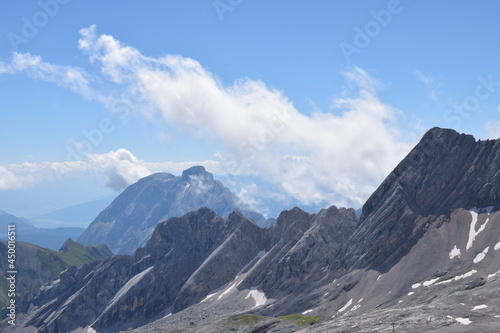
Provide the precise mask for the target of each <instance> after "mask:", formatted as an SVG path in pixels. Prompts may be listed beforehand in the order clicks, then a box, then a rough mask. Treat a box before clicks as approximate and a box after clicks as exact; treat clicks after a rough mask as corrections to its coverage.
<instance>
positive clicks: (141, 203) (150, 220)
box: [78, 166, 274, 254]
mask: <svg viewBox="0 0 500 333" xmlns="http://www.w3.org/2000/svg"><path fill="white" fill-rule="evenodd" d="M201 207H208V208H210V209H212V210H213V211H214V212H216V213H217V214H218V215H220V216H222V217H224V218H227V217H228V216H229V214H231V213H232V212H233V211H239V212H241V213H242V214H243V215H245V216H246V217H248V218H250V219H252V220H253V221H254V222H255V223H257V224H258V225H260V226H270V224H273V223H274V221H273V220H272V219H271V220H267V219H266V218H265V217H264V216H263V215H261V214H260V213H258V212H256V211H255V210H253V209H251V208H250V207H249V206H247V205H245V204H244V203H242V202H241V201H240V200H239V199H238V197H236V196H235V195H234V194H233V193H232V192H231V191H230V190H229V189H228V188H226V187H225V186H224V185H223V184H222V183H221V182H220V181H218V180H216V179H214V177H213V175H212V174H211V173H209V172H207V171H206V170H205V168H204V167H202V166H194V167H192V168H189V169H187V170H185V171H184V172H183V173H182V176H178V177H176V176H174V175H172V174H169V173H157V174H153V175H151V176H149V177H146V178H143V179H141V180H139V181H138V182H137V183H135V184H133V185H131V186H129V187H128V188H127V189H125V191H124V192H123V193H122V194H120V195H119V196H118V197H117V198H116V199H115V200H114V201H113V202H112V203H111V205H109V206H108V207H107V208H106V209H105V210H104V211H103V212H102V213H101V214H99V216H97V218H96V219H95V220H94V221H93V222H92V223H91V224H90V226H89V227H88V228H87V229H86V230H85V231H84V232H83V234H82V235H81V236H80V238H79V239H78V241H79V242H81V243H83V244H88V245H97V244H102V243H105V244H107V245H108V246H109V248H110V249H111V251H113V252H114V253H116V254H132V253H133V252H134V251H135V250H136V249H137V248H138V247H140V246H144V245H145V244H146V242H147V241H148V239H149V238H151V235H152V234H153V231H154V229H155V227H156V225H157V224H158V223H159V222H161V221H164V220H166V219H168V218H170V217H181V216H182V215H184V214H186V213H188V212H191V211H194V210H197V209H199V208H201Z"/></svg>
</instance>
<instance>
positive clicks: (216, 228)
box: [28, 208, 269, 332]
mask: <svg viewBox="0 0 500 333" xmlns="http://www.w3.org/2000/svg"><path fill="white" fill-rule="evenodd" d="M268 239H269V238H268V236H266V232H265V230H263V229H260V228H259V227H258V226H256V225H255V224H254V223H253V222H252V221H250V220H249V219H247V218H245V217H243V215H241V214H240V213H233V214H231V215H230V217H229V219H228V220H224V219H223V218H221V217H219V216H218V215H217V214H215V213H214V212H213V211H211V210H209V209H208V208H201V209H199V210H197V211H196V212H192V213H188V214H186V215H185V216H183V217H182V218H171V219H169V220H168V221H165V222H162V223H160V224H158V226H157V227H156V229H155V231H154V233H153V235H152V237H151V239H150V240H149V242H148V243H147V245H146V247H144V248H139V249H138V250H137V251H136V253H135V254H134V255H133V256H115V257H112V258H109V259H108V260H105V261H103V262H101V263H99V264H97V265H95V266H92V267H91V266H89V265H87V266H82V267H80V268H78V269H72V270H68V271H65V272H64V273H62V274H61V279H60V280H59V281H58V282H56V283H55V284H54V285H52V286H50V287H48V288H45V289H44V290H42V291H41V293H40V294H39V295H38V297H37V298H36V300H34V302H33V304H34V305H35V306H39V307H40V308H39V310H38V311H37V312H36V314H35V315H34V316H33V318H32V319H31V320H30V322H29V323H28V325H33V326H36V327H37V328H38V329H39V331H40V332H60V331H71V330H74V329H76V328H78V327H85V326H87V325H90V324H91V325H92V327H94V328H95V329H96V330H98V331H100V330H101V329H114V330H118V329H127V328H128V327H135V326H138V325H140V324H142V323H144V322H147V321H148V320H151V319H152V318H154V317H156V316H158V315H160V314H162V313H167V312H169V311H179V310H182V309H184V308H186V307H187V306H189V305H191V304H193V303H195V302H198V301H199V300H201V299H202V298H203V297H205V296H206V295H207V294H208V293H209V292H210V291H211V290H213V289H216V288H219V287H221V286H223V285H224V284H226V283H228V282H229V281H231V280H232V279H233V278H234V276H235V274H236V273H237V272H238V271H240V270H241V269H242V268H243V267H244V266H245V265H246V264H247V263H248V262H249V261H251V259H252V258H254V257H255V256H256V255H257V254H258V253H259V252H260V251H262V250H264V249H265V248H266V246H268V242H269V241H268ZM43 304H46V306H43Z"/></svg>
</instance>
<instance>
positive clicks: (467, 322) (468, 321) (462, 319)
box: [455, 317, 472, 325]
mask: <svg viewBox="0 0 500 333" xmlns="http://www.w3.org/2000/svg"><path fill="white" fill-rule="evenodd" d="M455 320H456V321H458V322H459V323H460V324H462V325H469V324H471V323H472V321H470V319H469V318H461V317H458V318H455Z"/></svg>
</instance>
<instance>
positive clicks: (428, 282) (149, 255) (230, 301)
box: [13, 128, 500, 333]
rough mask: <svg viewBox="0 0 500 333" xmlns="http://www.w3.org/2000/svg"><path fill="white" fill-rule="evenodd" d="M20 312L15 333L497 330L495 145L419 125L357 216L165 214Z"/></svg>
mask: <svg viewBox="0 0 500 333" xmlns="http://www.w3.org/2000/svg"><path fill="white" fill-rule="evenodd" d="M171 177H173V176H171ZM171 177H170V178H168V179H171ZM168 179H167V180H166V181H168ZM188 179H192V177H191V176H189V177H188ZM139 183H140V182H139ZM139 183H138V184H139ZM182 184H183V185H182V186H187V184H188V180H185V182H184V183H182ZM151 186H152V185H151ZM191 186H193V185H191ZM148 188H149V187H146V189H148ZM187 188H189V186H188V187H187ZM152 189H154V187H153V188H152ZM147 192H149V191H145V192H144V193H143V194H142V195H143V196H144V200H145V201H147V200H146V198H147V195H148V194H147ZM151 192H152V193H155V194H154V195H152V197H153V198H155V200H157V198H156V193H158V192H155V191H151ZM124 194H125V192H124ZM138 205H139V201H137V202H136V205H135V206H134V209H135V207H137V206H138ZM126 208H127V207H125V206H124V207H123V211H125V209H126ZM132 211H133V209H131V210H130V209H129V212H128V213H127V214H131V212H132ZM103 214H104V212H103ZM110 225H111V226H114V224H110ZM103 230H105V229H103ZM29 303H30V304H31V307H30V309H29V311H27V316H26V317H25V319H24V321H23V322H22V324H20V325H21V326H19V327H18V328H14V330H13V331H14V332H15V331H16V329H17V332H24V331H22V329H24V330H26V329H28V328H27V327H31V328H32V329H34V328H36V329H37V330H38V332H41V333H49V332H50V333H52V332H72V331H74V332H78V331H79V330H80V332H82V330H83V332H93V330H95V331H97V332H119V331H125V330H127V331H130V332H136V333H139V332H141V333H143V332H200V333H201V332H234V331H241V332H313V333H315V332H317V333H319V332H373V331H379V332H390V331H392V327H393V326H392V324H394V327H395V329H396V331H399V332H407V331H408V332H496V331H498V327H500V317H499V313H500V140H488V141H476V140H475V139H474V138H473V137H472V136H470V135H464V134H459V133H457V132H455V131H452V130H446V129H440V128H433V129H431V130H430V131H429V132H427V133H426V134H425V135H424V137H423V138H422V140H421V141H420V143H419V144H418V145H417V146H416V147H415V148H414V149H413V150H412V151H411V152H410V153H409V154H408V156H407V157H406V158H405V159H404V160H403V161H401V163H400V164H399V165H398V166H397V167H396V168H395V169H394V170H393V171H392V172H391V173H390V174H389V175H388V177H387V178H386V179H385V180H384V182H383V183H382V184H381V185H380V186H379V188H378V189H377V190H376V191H375V192H374V193H373V194H372V196H371V197H370V198H369V199H368V200H367V202H366V204H365V205H364V206H363V210H362V214H361V217H360V218H359V219H358V218H357V216H356V214H355V211H354V210H353V209H348V208H338V207H335V206H332V207H330V208H328V209H323V210H321V211H320V212H318V213H317V214H309V213H306V212H304V211H302V210H301V209H299V208H293V209H291V210H287V211H284V212H282V213H281V214H280V216H279V217H278V219H277V222H276V225H275V226H274V227H273V228H269V229H264V228H261V227H259V226H258V225H256V224H255V223H254V222H253V221H252V220H251V219H248V218H247V217H245V216H244V215H243V214H241V213H232V214H229V216H227V217H223V216H222V217H221V216H220V215H219V214H217V212H214V210H212V209H209V208H200V209H197V210H195V211H193V212H189V213H187V214H185V215H183V216H182V217H175V218H170V219H168V220H166V221H163V222H161V223H159V224H158V225H157V226H156V227H155V228H154V232H153V233H152V236H151V237H149V240H148V241H147V244H146V245H145V247H143V248H139V249H137V250H136V251H135V253H134V254H133V255H125V256H113V257H110V258H107V259H104V260H103V261H100V262H99V261H97V262H93V263H90V264H85V265H83V266H79V267H78V268H76V267H75V268H72V269H68V270H66V271H65V272H62V273H61V275H60V279H59V280H58V282H55V283H52V284H51V285H47V286H45V287H44V288H42V289H41V290H40V292H39V293H38V294H37V295H36V296H35V297H34V298H33V299H31V300H30V301H29ZM23 325H24V326H23ZM304 325H305V326H304Z"/></svg>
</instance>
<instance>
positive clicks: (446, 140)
mask: <svg viewBox="0 0 500 333" xmlns="http://www.w3.org/2000/svg"><path fill="white" fill-rule="evenodd" d="M499 202H500V140H488V141H476V140H475V139H474V138H473V137H472V136H471V135H464V134H458V133H457V132H455V131H453V130H447V129H440V128H433V129H431V130H429V131H428V132H427V133H426V134H425V135H424V137H423V138H422V140H421V141H420V143H419V144H418V145H417V146H416V147H415V148H414V149H413V150H412V151H411V152H410V153H409V154H408V156H407V157H406V158H405V159H404V160H403V161H402V162H401V163H400V164H399V165H398V166H397V167H396V168H395V169H394V171H393V172H391V174H390V175H389V176H388V177H387V178H386V179H385V180H384V182H383V183H382V184H381V185H380V186H379V188H378V189H377V190H376V191H375V192H374V193H373V194H372V195H371V197H370V198H369V199H368V201H367V202H366V203H365V205H364V206H363V213H362V215H361V222H360V227H359V228H358V229H357V230H356V232H355V233H354V235H353V237H351V239H350V240H349V242H347V243H346V246H345V250H344V251H343V252H342V253H341V257H342V258H344V261H343V262H342V263H339V265H338V269H339V270H343V271H346V270H352V269H358V268H366V267H373V268H377V269H384V268H385V269H387V268H388V267H390V265H392V264H393V263H394V262H397V260H399V259H400V258H401V257H402V256H404V255H405V254H406V253H408V251H409V250H410V249H411V248H412V246H413V245H414V244H415V243H416V242H417V241H418V239H420V238H421V237H422V235H423V234H424V233H425V231H426V230H427V229H428V228H429V225H430V224H431V223H432V222H433V221H434V220H435V218H436V217H437V216H439V215H441V214H450V213H451V212H452V211H453V210H454V209H457V208H466V209H470V208H473V207H487V206H495V205H498V203H499Z"/></svg>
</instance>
